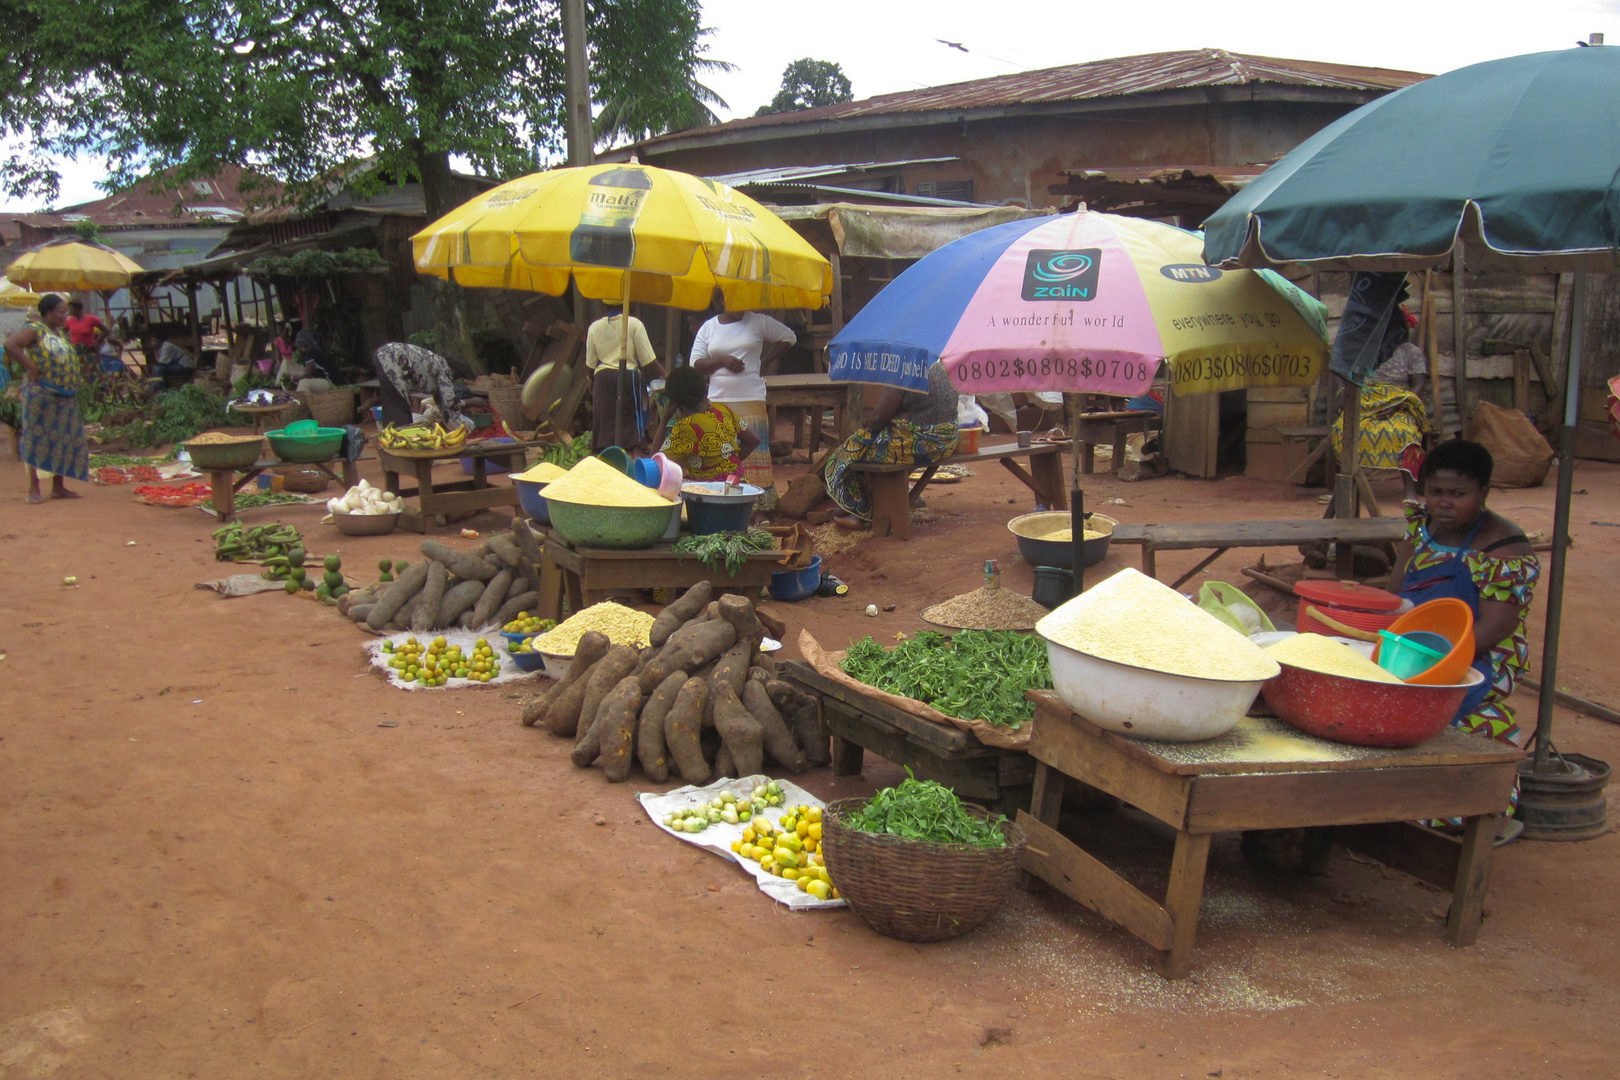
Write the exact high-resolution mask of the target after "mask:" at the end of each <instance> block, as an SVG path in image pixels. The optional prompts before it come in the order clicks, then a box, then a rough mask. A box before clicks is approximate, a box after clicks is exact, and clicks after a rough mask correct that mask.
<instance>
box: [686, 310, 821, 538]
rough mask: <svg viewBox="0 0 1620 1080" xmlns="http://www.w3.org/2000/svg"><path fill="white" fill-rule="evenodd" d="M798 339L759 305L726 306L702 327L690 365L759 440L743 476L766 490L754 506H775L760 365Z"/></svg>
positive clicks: (713, 396) (711, 396)
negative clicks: (753, 308)
mask: <svg viewBox="0 0 1620 1080" xmlns="http://www.w3.org/2000/svg"><path fill="white" fill-rule="evenodd" d="M797 340H798V338H797V336H796V335H795V334H794V333H793V331H792V330H791V329H789V328H788V327H787V326H785V325H783V324H782V323H779V322H777V321H776V320H775V319H773V318H771V317H770V316H769V315H765V314H761V313H760V312H757V311H725V312H721V313H720V314H719V315H716V316H715V317H714V318H712V319H710V320H709V321H708V322H706V323H704V324H703V325H702V327H700V328H699V329H698V332H697V337H696V338H695V339H694V340H693V342H692V366H693V367H694V368H696V369H697V370H698V372H699V373H701V374H703V375H707V376H708V377H709V400H710V401H716V402H721V403H723V404H725V405H729V406H730V407H731V411H732V412H734V413H736V414H737V419H738V420H740V421H741V422H742V425H743V427H744V428H746V429H747V430H748V431H750V432H752V433H753V435H754V437H755V438H756V439H758V440H759V442H758V443H757V444H756V445H755V447H754V451H753V453H751V454H749V455H748V457H747V458H746V459H745V460H744V461H743V479H744V480H745V481H747V482H748V483H750V484H753V485H755V486H756V487H760V488H763V489H764V490H765V494H763V495H761V496H760V497H759V501H758V503H756V504H755V506H756V508H757V509H759V510H761V511H765V510H771V509H773V508H774V507H775V506H776V471H775V469H773V468H772V466H771V429H770V421H769V419H768V413H767V411H766V408H765V376H764V374H763V373H762V368H763V367H764V366H765V365H767V364H770V363H773V362H774V361H775V360H776V359H777V358H778V357H779V356H781V355H782V354H783V353H785V352H787V351H788V350H789V349H790V348H792V347H793V345H794V343H795V342H796V341H797Z"/></svg>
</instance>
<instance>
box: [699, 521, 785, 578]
mask: <svg viewBox="0 0 1620 1080" xmlns="http://www.w3.org/2000/svg"><path fill="white" fill-rule="evenodd" d="M775 546H776V538H775V537H773V536H772V535H771V534H770V533H768V532H766V531H765V530H764V529H749V530H748V531H747V532H719V533H705V534H704V535H702V536H683V537H681V538H680V539H679V540H677V541H675V550H676V551H677V552H679V553H681V554H682V555H695V556H697V559H698V561H699V562H701V563H702V564H703V565H704V566H706V567H708V568H709V569H710V570H713V571H715V572H716V573H718V572H719V571H720V566H721V564H724V565H725V568H726V573H727V574H729V575H731V576H732V577H736V576H737V575H738V574H739V573H741V572H742V568H743V567H744V566H745V565H747V563H748V556H749V555H751V554H752V553H754V552H756V551H769V550H771V548H773V547H775Z"/></svg>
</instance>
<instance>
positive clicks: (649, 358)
mask: <svg viewBox="0 0 1620 1080" xmlns="http://www.w3.org/2000/svg"><path fill="white" fill-rule="evenodd" d="M629 318H630V335H629V338H630V341H629V344H630V349H629V360H628V361H627V360H626V354H625V332H624V320H625V316H624V315H609V316H607V317H605V318H601V319H597V320H596V321H595V322H593V323H591V327H590V329H589V330H587V331H586V332H585V366H586V368H588V369H589V370H590V371H591V449H592V450H602V449H605V448H606V447H609V446H615V445H623V446H625V447H626V448H627V449H628V448H630V447H636V446H640V445H641V444H642V442H643V441H644V440H645V439H646V437H647V387H646V372H647V371H648V370H649V369H650V370H651V371H652V372H653V374H654V376H655V377H662V376H663V374H664V368H663V365H662V364H660V363H659V362H658V358H657V357H656V356H655V355H654V354H653V347H652V342H651V341H649V340H648V339H647V328H646V327H645V326H643V325H642V322H641V320H640V319H638V318H636V317H635V316H634V315H632V316H630V317H629ZM621 377H623V378H624V379H625V380H626V382H625V387H624V394H623V397H622V409H621V397H620V394H619V379H620V378H621ZM621 424H622V429H623V432H624V436H623V437H624V440H625V441H624V442H623V443H622V444H621V443H619V442H618V439H619V431H620V429H621Z"/></svg>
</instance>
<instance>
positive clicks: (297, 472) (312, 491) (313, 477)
mask: <svg viewBox="0 0 1620 1080" xmlns="http://www.w3.org/2000/svg"><path fill="white" fill-rule="evenodd" d="M270 471H271V472H273V473H275V474H276V475H278V476H280V477H281V486H282V488H283V490H286V491H294V492H297V493H298V494H300V495H319V494H320V493H321V492H323V491H325V490H326V486H327V485H328V484H330V483H331V482H332V478H331V477H329V476H327V475H326V474H325V473H323V472H321V470H319V469H311V468H308V467H307V466H302V465H278V466H276V467H275V468H274V469H272V470H270Z"/></svg>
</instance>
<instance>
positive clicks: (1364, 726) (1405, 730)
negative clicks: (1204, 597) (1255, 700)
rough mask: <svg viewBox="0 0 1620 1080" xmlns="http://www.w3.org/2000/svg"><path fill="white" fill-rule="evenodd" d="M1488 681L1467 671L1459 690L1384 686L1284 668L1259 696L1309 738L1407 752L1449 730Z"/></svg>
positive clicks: (1283, 666) (1401, 684) (1439, 687)
mask: <svg viewBox="0 0 1620 1080" xmlns="http://www.w3.org/2000/svg"><path fill="white" fill-rule="evenodd" d="M1483 679H1484V676H1483V675H1481V674H1480V673H1479V672H1478V671H1475V670H1474V669H1473V668H1469V669H1468V676H1467V681H1466V682H1463V683H1460V684H1457V685H1454V686H1421V685H1418V684H1415V683H1381V682H1370V681H1368V680H1365V679H1350V678H1346V677H1345V676H1343V675H1328V674H1326V673H1324V672H1320V671H1309V670H1307V669H1305V668H1300V667H1294V666H1293V665H1291V664H1283V665H1282V674H1281V675H1278V676H1277V677H1276V678H1274V679H1272V680H1270V681H1269V682H1267V683H1266V685H1265V686H1264V687H1262V688H1261V690H1260V693H1261V695H1262V696H1264V697H1265V699H1266V704H1268V705H1270V706H1271V708H1272V710H1273V711H1274V712H1276V714H1277V716H1278V717H1280V718H1281V719H1282V720H1284V721H1286V722H1287V723H1289V724H1292V725H1293V726H1294V727H1297V728H1299V730H1301V731H1303V732H1305V733H1306V734H1308V735H1315V736H1317V737H1318V738H1322V739H1329V740H1331V741H1333V742H1341V743H1349V744H1351V745H1352V746H1383V747H1405V746H1416V745H1417V744H1418V743H1421V742H1427V741H1428V740H1429V739H1432V738H1434V737H1435V736H1436V735H1438V734H1440V732H1442V731H1444V730H1445V727H1446V725H1447V724H1449V723H1450V722H1451V718H1452V717H1453V716H1455V715H1457V709H1458V707H1459V706H1460V705H1462V700H1463V698H1464V697H1465V696H1467V694H1468V688H1469V687H1470V686H1473V685H1475V684H1476V683H1478V682H1480V681H1481V680H1483Z"/></svg>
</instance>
